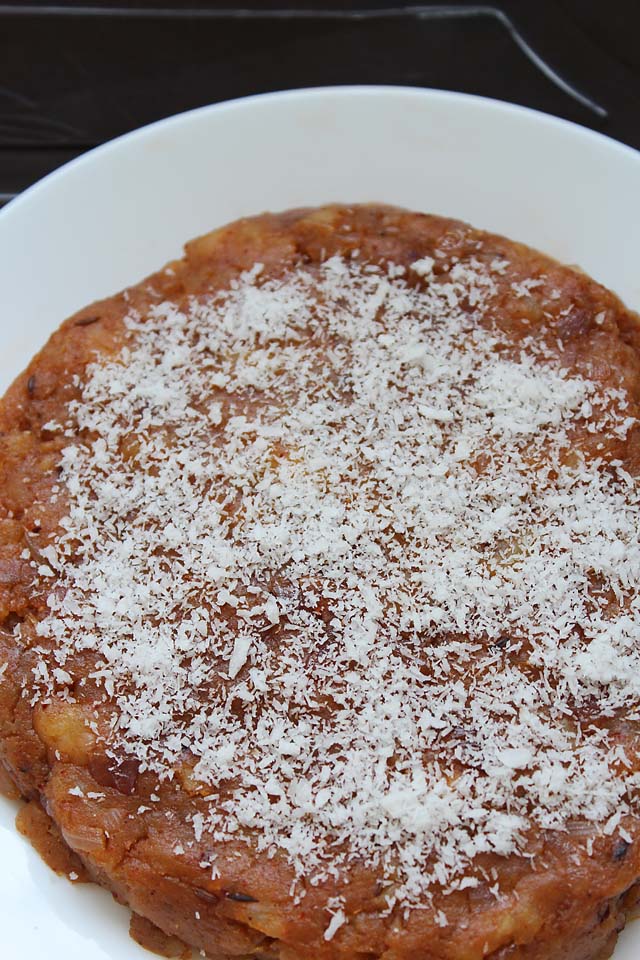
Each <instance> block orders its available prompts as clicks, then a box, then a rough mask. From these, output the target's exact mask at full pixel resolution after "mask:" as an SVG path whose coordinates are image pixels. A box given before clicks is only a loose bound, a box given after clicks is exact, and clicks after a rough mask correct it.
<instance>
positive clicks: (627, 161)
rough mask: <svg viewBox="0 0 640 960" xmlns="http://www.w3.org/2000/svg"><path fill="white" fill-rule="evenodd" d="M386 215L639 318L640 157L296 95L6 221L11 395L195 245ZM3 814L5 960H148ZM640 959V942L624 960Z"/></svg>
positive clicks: (185, 118)
mask: <svg viewBox="0 0 640 960" xmlns="http://www.w3.org/2000/svg"><path fill="white" fill-rule="evenodd" d="M330 201H382V202H385V203H395V204H400V205H403V206H406V207H409V208H411V209H414V210H423V211H429V212H433V213H440V214H448V215H450V216H455V217H459V218H461V219H464V220H467V221H469V222H471V223H473V224H474V225H475V226H478V227H483V228H485V229H489V230H494V231H497V232H499V233H504V234H506V235H507V236H508V237H510V238H511V239H513V240H521V241H523V242H525V243H528V244H530V245H532V246H534V247H537V248H539V249H540V250H543V251H544V252H545V253H549V254H551V255H552V256H554V257H557V258H558V259H560V260H563V261H565V262H568V263H575V264H579V265H580V266H581V267H582V268H583V269H584V270H586V271H587V273H589V274H591V275H592V276H594V277H596V278H597V279H598V280H600V281H601V282H602V283H604V284H606V285H607V286H609V287H610V288H611V289H613V290H615V291H616V292H617V293H618V294H619V295H620V296H621V297H622V298H623V299H624V300H625V301H626V302H627V304H628V305H629V306H631V307H634V308H636V309H638V308H640V154H639V153H637V152H636V151H634V150H632V149H630V148H629V147H625V146H623V145H621V144H619V143H616V142H615V141H613V140H609V139H607V138H606V137H603V136H601V135H599V134H596V133H592V132H591V131H589V130H586V129H583V128H582V127H578V126H575V125H574V124H570V123H566V122H564V121H562V120H557V119H555V118H553V117H549V116H546V115H544V114H540V113H536V112H534V111H531V110H526V109H523V108H520V107H515V106H510V105H508V104H505V103H499V102H496V101H492V100H486V99H482V98H479V97H470V96H465V95H462V94H457V93H447V92H445V91H436V90H415V89H410V88H402V87H342V88H327V89H318V90H303V91H300V90H295V91H291V92H287V93H277V94H268V95H266V96H259V97H251V98H248V99H244V100H237V101H233V102H231V103H223V104H220V105H217V106H213V107H205V108H203V109H200V110H194V111H192V112H190V113H185V114H182V115H180V116H176V117H171V118H170V119H168V120H163V121H161V122H160V123H155V124H152V125H151V126H149V127H145V128H143V129H142V130H137V131H135V132H134V133H131V134H128V135H127V136H125V137H121V138H120V139H118V140H115V141H113V142H112V143H108V144H106V145H105V146H103V147H99V148H98V149H97V150H93V151H91V152H90V153H88V154H85V155H84V156H82V157H80V158H79V159H78V160H75V161H74V162H72V163H70V164H68V165H67V166H65V167H63V168H62V169H60V170H58V171H56V172H55V173H53V174H51V175H50V176H49V177H47V178H45V179H44V180H43V181H41V182H40V183H38V184H36V185H35V186H34V187H32V188H31V189H30V190H27V191H26V193H24V194H23V195H22V196H20V197H19V198H18V199H16V200H14V201H13V202H12V203H10V204H9V205H8V206H7V207H6V208H5V209H4V210H2V212H0V323H1V324H2V333H3V349H2V352H1V354H0V388H3V387H4V385H6V384H7V383H8V382H9V381H10V380H11V379H12V378H13V377H14V376H15V374H17V373H18V372H19V371H20V369H22V368H23V367H24V366H25V365H26V363H27V361H28V360H29V358H30V357H31V356H32V355H33V353H34V352H35V351H36V350H37V349H38V348H39V347H40V346H41V345H42V343H43V342H44V340H45V339H46V337H47V336H48V334H49V333H50V332H51V331H53V330H54V329H55V328H56V327H57V326H58V324H59V323H60V322H61V321H62V320H63V319H64V318H65V316H67V315H68V314H70V313H71V312H73V311H74V310H76V309H78V308H79V307H81V306H83V305H84V304H86V303H88V302H90V301H91V300H94V299H96V298H99V297H102V296H106V295H108V294H110V293H114V292H115V291H116V290H118V289H119V288H121V287H123V286H125V285H127V284H130V283H133V282H135V281H137V280H139V279H141V278H142V277H143V276H144V275H145V274H147V273H150V272H152V271H153V270H154V269H156V268H158V267H160V266H161V265H162V264H163V263H164V262H165V261H166V260H168V259H170V258H172V257H175V256H176V255H178V254H179V253H180V249H181V245H182V243H183V242H184V241H185V240H188V239H190V238H191V237H193V236H196V235H197V234H199V233H204V232H206V231H207V230H210V229H211V228H212V227H215V226H217V225H219V224H222V223H224V222H226V221H229V220H234V219H235V218H236V217H239V216H243V215H246V214H253V213H259V212H261V211H264V210H282V209H286V208H287V207H294V206H301V205H305V204H319V203H327V202H330ZM13 814H14V808H13V806H12V805H11V804H9V803H8V802H6V801H0V851H1V854H2V867H1V869H0V903H2V905H3V907H2V917H3V922H2V939H3V942H4V943H5V952H6V955H7V956H23V957H26V958H31V957H36V956H40V955H41V954H42V953H43V947H44V948H45V954H46V956H47V957H49V958H50V960H59V958H60V960H62V958H63V957H64V960H98V958H110V960H113V958H116V957H117V958H118V960H133V958H138V960H140V958H144V957H147V958H148V956H149V955H148V954H147V953H146V952H145V951H142V950H141V949H140V948H139V947H137V946H136V944H134V943H133V942H132V941H130V940H129V938H128V936H127V933H126V930H127V918H128V912H127V911H125V910H124V909H122V908H119V907H117V906H116V905H115V904H114V903H113V902H112V901H111V898H110V897H109V895H108V894H106V893H105V892H104V891H101V890H98V889H97V888H94V887H72V886H71V885H70V884H69V883H68V882H67V881H66V880H64V879H60V878H58V877H56V876H55V875H54V874H53V873H51V872H50V871H49V870H48V869H47V868H46V867H45V866H44V865H43V864H42V862H41V861H40V859H39V858H38V857H37V856H36V855H35V854H34V853H32V852H31V850H30V849H29V847H28V846H27V845H26V843H25V842H24V841H23V840H22V839H21V838H19V837H18V836H17V834H16V833H15V830H14V827H13V823H12V821H13ZM639 953H640V929H634V928H633V926H632V928H631V929H630V930H628V931H627V932H626V933H625V935H624V936H623V938H622V939H621V942H620V945H619V947H618V949H617V951H616V954H615V960H633V958H637V957H638V955H639Z"/></svg>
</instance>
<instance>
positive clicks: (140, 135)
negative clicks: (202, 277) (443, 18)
mask: <svg viewBox="0 0 640 960" xmlns="http://www.w3.org/2000/svg"><path fill="white" fill-rule="evenodd" d="M327 95H330V96H332V97H334V98H337V99H338V100H341V99H351V98H363V99H364V98H375V97H381V96H383V97H387V96H400V97H406V98H409V99H415V100H432V101H433V100H435V101H438V100H439V101H452V100H453V101H455V102H457V103H459V104H466V105H468V106H475V107H476V108H478V109H479V110H487V111H491V112H494V113H495V114H500V113H502V114H504V115H506V116H516V117H522V118H525V119H528V120H530V121H533V122H538V123H540V124H545V125H547V127H549V128H550V129H555V130H556V131H558V132H561V133H565V134H567V135H569V136H573V137H576V138H582V139H583V140H584V141H585V142H586V143H588V144H591V143H597V144H600V146H602V147H604V148H606V149H610V150H614V151H615V152H617V153H618V154H619V155H620V156H622V157H626V158H628V159H630V160H631V161H632V162H636V163H638V164H639V172H640V150H636V149H635V148H634V147H632V146H630V145H629V144H626V143H623V142H622V141H620V140H616V139H615V138H614V137H610V136H608V135H607V134H605V133H602V132H600V131H599V130H593V129H591V128H590V127H586V126H584V125H582V124H580V123H577V122H575V121H573V120H565V119H564V118H562V117H557V116H555V115H554V114H551V113H546V112H545V111H543V110H537V109H535V108H533V107H527V106H524V105H522V104H517V103H511V102H510V101H508V100H499V99H497V98H494V97H486V96H482V95H480V94H475V93H464V92H461V91H457V90H447V89H443V88H439V87H415V86H409V85H403V84H397V85H396V84H335V85H327V86H314V87H293V88H286V89H282V90H273V91H268V92H266V93H255V94H250V95H248V96H242V97H234V98H232V99H230V100H220V101H218V102H216V103H209V104H204V105H202V106H200V107H193V108H191V109H189V110H183V111H180V112H179V113H174V114H170V115H169V116H167V117H161V118H160V119H159V120H153V121H152V122H151V123H147V124H144V125H143V126H140V127H136V128H134V129H133V130H129V131H127V132H126V133H122V134H119V135H118V136H116V137H112V138H111V139H109V140H106V141H105V142H104V143H101V144H98V145H97V146H95V147H92V148H91V149H89V150H86V151H85V152H83V153H81V154H80V155H79V156H77V157H74V158H73V159H72V160H68V161H67V162H66V163H63V164H62V165H61V166H60V167H57V168H56V169H55V170H52V171H51V172H50V173H48V174H45V175H44V176H43V177H41V178H40V179H39V180H36V182H35V183H33V184H31V185H30V186H29V187H26V188H25V189H24V190H22V191H20V193H18V194H17V195H16V196H15V197H13V198H12V199H11V200H10V201H9V202H8V203H7V204H5V205H4V207H2V209H0V229H1V228H2V226H3V224H4V222H5V220H6V219H7V215H8V214H13V213H15V212H16V211H17V210H19V209H20V208H21V207H22V206H23V204H25V203H27V202H29V201H31V200H32V199H33V198H34V197H36V196H37V195H38V194H39V193H40V192H41V191H43V190H46V189H48V188H49V187H50V186H51V185H53V184H55V183H56V181H57V180H58V179H61V178H63V177H65V176H66V175H68V174H69V173H71V172H72V171H74V170H76V169H78V168H79V167H82V166H84V165H90V164H91V163H92V162H93V161H94V160H95V159H96V158H98V157H102V156H105V155H108V154H109V153H110V152H111V151H117V150H120V149H121V148H122V147H124V146H126V145H127V144H133V143H135V142H136V141H138V140H143V139H144V138H145V137H146V136H148V135H149V134H150V133H153V131H155V130H158V129H160V128H162V129H163V130H167V129H170V128H171V127H178V126H180V124H182V123H185V122H188V121H190V120H193V119H195V118H197V117H199V116H205V115H207V114H210V113H228V112H232V111H235V110H243V109H250V108H254V107H256V106H258V107H259V106H260V104H262V103H271V102H277V103H285V104H286V103H287V102H295V101H301V100H302V101H304V100H315V99H321V98H322V97H326V96H327Z"/></svg>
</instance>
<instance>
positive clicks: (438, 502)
mask: <svg viewBox="0 0 640 960" xmlns="http://www.w3.org/2000/svg"><path fill="white" fill-rule="evenodd" d="M639 402H640V325H639V321H638V318H637V317H636V316H634V315H633V314H632V313H630V312H629V311H628V310H626V309H625V307H624V306H623V305H622V304H621V303H620V301H619V300H618V299H617V298H616V297H615V296H614V295H613V294H612V293H610V292H608V291H607V290H605V289H604V288H603V287H601V286H600V285H598V284H597V283H595V282H594V281H592V280H590V279H589V278H588V277H586V276H584V275H583V274H581V273H580V272H579V271H577V270H574V269H570V268H568V267H564V266H560V265H559V264H557V263H555V262H554V261H552V260H550V259H549V258H547V257H545V256H542V255H541V254H538V253H536V252H534V251H532V250H530V249H528V248H526V247H523V246H521V245H519V244H517V243H513V242H511V241H509V240H505V239H503V238H501V237H497V236H493V235H490V234H487V233H483V232H481V231H478V230H475V229H472V228H471V227H469V226H466V225H465V224H463V223H460V222H457V221H453V220H447V219H444V218H441V217H435V216H426V215H421V214H415V213H408V212H405V211H402V210H398V209H395V208H389V207H383V206H360V207H358V206H355V207H343V206H331V207H323V208H320V209H317V210H294V211H291V212H288V213H285V214H282V215H264V216H260V217H256V218H253V219H245V220H240V221H238V222H237V223H234V224H231V225H230V226H227V227H224V228H223V229H220V230H217V231H216V232H214V233H212V234H210V235H208V236H205V237H203V238H201V239H198V240H195V241H194V242H192V243H190V244H188V245H187V247H186V254H185V256H184V258H183V259H182V260H179V261H176V262H174V263H171V264H170V265H169V266H167V267H166V268H165V269H163V270H162V271H161V272H159V273H157V274H155V275H154V276H152V277H150V278H149V279H147V280H145V281H144V282H142V283H140V284H139V285H138V286H135V287H132V288H130V289H128V290H126V291H125V292H124V293H121V294H120V295H118V296H116V297H113V298H112V299H109V300H105V301H103V302H100V303H96V304H94V305H92V306H90V307H88V308H86V309H84V310H82V311H80V312H79V313H78V314H76V315H75V316H74V317H72V318H71V319H69V320H67V321H66V322H65V323H64V324H63V325H62V327H61V328H60V330H59V331H58V332H57V333H55V334H54V335H53V336H52V338H51V340H50V341H49V343H48V344H47V345H46V347H45V348H44V349H43V350H42V351H41V353H40V354H38V356H36V357H35V359H34V360H33V361H32V363H31V364H30V366H29V367H28V369H27V370H26V371H25V373H23V374H22V376H20V377H19V378H18V379H17V381H16V382H15V383H14V384H13V386H12V387H11V388H10V390H9V391H8V393H7V395H6V396H5V398H4V401H3V402H2V406H1V409H0V429H1V433H2V436H1V461H0V467H1V471H0V506H1V514H0V617H1V620H2V632H1V633H0V760H1V762H2V765H3V766H4V769H5V771H6V773H8V775H9V778H10V779H11V781H12V782H13V783H14V784H15V786H16V787H17V789H18V790H19V791H20V793H21V794H22V796H23V797H24V798H25V799H26V800H27V801H28V802H29V806H28V808H27V809H28V810H30V811H31V814H30V815H29V816H25V815H23V826H24V823H25V822H27V821H28V822H30V823H32V824H33V823H39V824H40V825H42V823H45V825H46V831H47V836H48V839H49V841H50V842H51V843H53V840H54V838H55V836H57V835H58V834H59V836H60V837H61V838H62V842H64V844H65V845H66V846H67V847H68V848H69V850H70V851H71V853H72V854H73V856H74V857H75V858H76V859H75V860H74V861H73V863H74V864H76V867H75V868H74V870H72V871H70V872H71V876H72V878H73V879H77V878H80V876H81V871H82V870H84V871H87V872H88V874H89V876H90V877H91V878H93V879H94V880H96V881H97V882H99V883H101V884H103V885H105V886H107V887H108V888H110V889H111V890H112V891H113V893H114V894H115V896H116V897H117V898H118V899H120V900H121V901H123V902H125V903H127V904H129V906H130V907H131V909H132V910H133V911H134V912H135V914H136V915H137V916H138V917H140V918H143V920H139V921H137V925H136V926H135V930H137V932H138V935H140V931H141V930H142V929H143V927H144V923H146V922H148V923H150V924H154V925H156V926H157V927H158V928H160V930H161V931H163V932H164V933H165V934H166V935H168V936H170V937H177V938H179V939H180V940H181V941H183V942H184V943H186V944H188V945H190V946H195V947H196V948H199V949H200V950H202V951H204V952H205V953H206V955H207V956H208V957H211V958H214V960H230V958H256V960H258V958H259V960H267V958H268V960H486V958H490V960H602V958H605V957H608V956H609V955H610V953H611V951H612V950H613V947H614V945H615V941H616V937H617V934H618V932H619V930H620V929H621V928H622V926H624V923H625V921H626V919H627V917H628V916H629V915H630V913H631V912H632V911H633V909H634V907H635V905H636V901H637V899H638V896H639V889H640V888H639V887H638V886H637V882H638V879H639V878H640V824H639V822H638V816H637V814H638V799H639V793H640V713H639V706H640V645H639V640H640V594H639V591H638V587H639V584H640V546H639V538H638V532H639V530H640V497H639V483H638V474H639V473H640V429H639V424H638V419H637V418H638V416H639V413H638V410H639ZM38 805H40V806H38ZM40 808H42V810H41V809H40ZM42 811H44V812H42ZM45 812H46V816H47V817H48V818H50V819H49V820H46V818H45ZM172 943H173V944H174V947H173V948H174V949H179V948H178V947H175V941H172Z"/></svg>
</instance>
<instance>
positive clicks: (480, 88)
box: [0, 0, 640, 202]
mask: <svg viewBox="0 0 640 960" xmlns="http://www.w3.org/2000/svg"><path fill="white" fill-rule="evenodd" d="M639 35H640V0H609V2H607V3H605V2H603V0H597V2H596V0H547V2H544V0H520V2H518V0H500V2H498V3H496V4H495V5H493V4H489V5H484V4H468V3H440V4H429V3H423V4H417V3H413V2H408V3H406V4H403V5H396V4H394V3H393V2H392V0H389V2H388V3H385V2H377V0H368V2H367V0H365V2H358V3H335V2H334V3H331V2H329V3H321V2H317V3H304V2H303V3H288V2H285V0H283V2H281V3H279V4H271V3H255V4H254V5H252V6H247V7H245V6H240V5H237V4H236V5H234V4H231V3H228V4H227V5H226V6H225V5H223V4H220V3H215V2H204V0H190V2H188V3H186V4H185V3H183V4H178V3H173V4H172V3H167V2H164V0H154V2H153V3H152V2H149V0H136V2H135V3H131V2H127V3H125V2H122V0H120V2H118V0H115V2H106V0H87V3H86V4H85V3H83V4H80V3H77V2H71V0H67V2H64V0H58V2H57V3H55V5H54V4H48V3H30V4H27V3H23V2H20V0H13V2H9V3H4V4H0V201H4V202H6V201H7V200H8V199H10V198H11V197H12V196H14V195H15V194H16V193H18V192H19V191H21V190H23V189H24V188H25V187H27V186H28V185H29V184H30V183H32V182H33V181H35V180H37V179H38V178H40V177H41V176H43V175H44V174H45V173H48V172H49V171H50V170H53V169H54V168H55V167H57V166H59V165H60V164H62V163H64V162H65V161H67V160H69V159H71V158H72V157H75V156H77V155H78V154H79V153H82V152H83V151H85V150H87V149H89V148H90V147H93V146H95V145H96V144H99V143H102V142H103V141H105V140H108V139H110V138H111V137H115V136H117V135H118V134H121V133H125V132H126V131H128V130H131V129H133V128H134V127H138V126H140V125H142V124H145V123H148V122H150V121H152V120H157V119H159V118H161V117H165V116H168V115H169V114H172V113H176V112H178V111H181V110H186V109H189V108H190V107H196V106H200V105H202V104H206V103H212V102H215V101H219V100H225V99H228V98H231V97H239V96H244V95H246V94H251V93H259V92H262V91H267V90H278V89H284V88H288V87H306V86H315V85H322V84H348V83H392V84H410V85H417V86H425V87H441V88H447V89H453V90H463V91H468V92H472V93H479V94H484V95H486V96H490V97H498V98H501V99H504V100H510V101H513V102H515V103H521V104H526V105H528V106H531V107H535V108H537V109H540V110H545V111H548V112H550V113H555V114H557V115H558V116H561V117H566V118H568V119H570V120H574V121H577V122H578V123H582V124H585V125H587V126H590V127H593V128H595V129H598V130H602V131H603V132H605V133H607V134H609V135H610V136H613V137H617V138H618V139H620V140H623V141H625V142H626V143H629V144H631V145H633V146H635V147H638V148H640V42H639V40H638V37H639ZM258 148H259V146H258V145H257V149H258Z"/></svg>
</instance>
